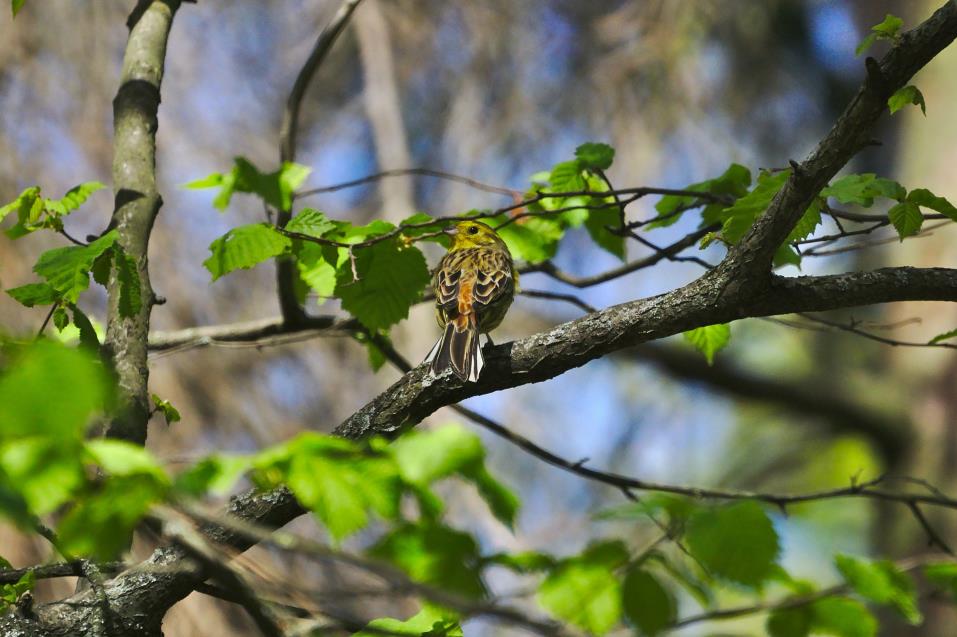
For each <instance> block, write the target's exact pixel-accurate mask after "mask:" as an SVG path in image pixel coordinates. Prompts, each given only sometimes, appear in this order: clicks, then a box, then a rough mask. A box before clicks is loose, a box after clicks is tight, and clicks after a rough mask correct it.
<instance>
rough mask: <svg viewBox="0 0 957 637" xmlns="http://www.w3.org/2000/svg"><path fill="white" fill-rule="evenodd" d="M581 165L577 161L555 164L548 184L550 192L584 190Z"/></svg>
mask: <svg viewBox="0 0 957 637" xmlns="http://www.w3.org/2000/svg"><path fill="white" fill-rule="evenodd" d="M582 169H583V168H582V164H581V162H580V161H578V160H577V159H576V160H574V161H563V162H560V163H558V164H555V166H554V168H552V172H551V174H550V175H549V178H548V182H549V184H550V185H551V188H550V189H549V190H551V191H552V192H580V191H583V190H585V177H584V175H582Z"/></svg>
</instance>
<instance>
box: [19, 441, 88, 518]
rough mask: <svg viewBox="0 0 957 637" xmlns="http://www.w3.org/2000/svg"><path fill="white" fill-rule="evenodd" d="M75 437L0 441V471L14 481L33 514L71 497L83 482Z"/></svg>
mask: <svg viewBox="0 0 957 637" xmlns="http://www.w3.org/2000/svg"><path fill="white" fill-rule="evenodd" d="M79 455H80V448H79V443H78V441H76V440H63V441H61V440H58V439H56V438H55V437H40V436H37V437H30V438H22V439H19V440H13V441H10V442H8V443H7V444H5V445H0V474H2V475H5V476H6V478H7V480H8V481H9V483H10V484H11V485H14V488H15V490H16V491H17V492H18V495H19V496H20V497H21V498H22V499H23V501H24V502H25V503H26V506H27V507H28V508H29V510H30V512H31V513H33V514H34V515H46V514H48V513H51V512H53V511H55V510H56V509H58V508H59V507H60V506H62V505H63V504H64V503H65V502H68V501H70V500H71V499H73V498H74V497H75V495H76V493H77V491H78V490H79V488H80V487H81V486H82V484H83V482H84V475H83V466H82V465H81V464H80V461H79Z"/></svg>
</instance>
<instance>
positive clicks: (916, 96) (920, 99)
mask: <svg viewBox="0 0 957 637" xmlns="http://www.w3.org/2000/svg"><path fill="white" fill-rule="evenodd" d="M908 104H913V105H914V106H920V110H921V112H922V113H923V114H924V115H925V116H926V115H927V104H926V103H925V102H924V94H923V93H921V92H920V89H918V88H917V87H916V86H914V85H913V84H910V85H908V86H905V87H904V88H901V89H898V90H897V91H895V92H894V94H893V95H891V96H890V98H889V99H888V100H887V106H888V108H889V109H890V111H891V115H893V114H894V113H896V112H897V111H899V110H900V109H902V108H904V107H905V106H907V105H908Z"/></svg>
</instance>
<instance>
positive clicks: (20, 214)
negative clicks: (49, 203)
mask: <svg viewBox="0 0 957 637" xmlns="http://www.w3.org/2000/svg"><path fill="white" fill-rule="evenodd" d="M42 206H43V204H42V201H41V200H40V187H39V186H30V187H29V188H26V189H25V190H24V191H23V192H21V193H20V194H19V196H17V198H16V199H14V200H13V201H11V202H10V203H8V204H6V205H4V206H3V207H0V221H3V218H4V217H6V216H7V215H8V214H10V213H11V212H13V211H16V212H17V219H18V220H19V223H20V224H25V223H28V222H29V220H30V219H31V218H33V219H34V220H35V219H36V218H38V217H39V216H40V213H41V212H42V211H43V208H42Z"/></svg>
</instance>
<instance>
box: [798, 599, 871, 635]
mask: <svg viewBox="0 0 957 637" xmlns="http://www.w3.org/2000/svg"><path fill="white" fill-rule="evenodd" d="M811 612H812V617H811V626H812V629H813V630H814V632H815V633H820V634H823V635H834V636H835V637H874V636H875V635H876V634H877V620H876V619H874V616H873V615H871V613H870V612H869V611H868V610H867V608H865V607H864V605H863V604H861V603H860V602H858V601H856V600H853V599H849V598H847V597H829V598H827V599H822V600H821V601H819V602H814V604H813V605H812V606H811Z"/></svg>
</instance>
